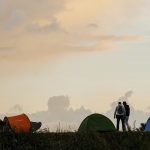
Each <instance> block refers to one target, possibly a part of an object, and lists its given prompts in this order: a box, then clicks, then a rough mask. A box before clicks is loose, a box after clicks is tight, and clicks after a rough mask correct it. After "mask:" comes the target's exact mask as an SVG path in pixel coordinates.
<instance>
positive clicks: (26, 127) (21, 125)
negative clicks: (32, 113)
mask: <svg viewBox="0 0 150 150" xmlns="http://www.w3.org/2000/svg"><path fill="white" fill-rule="evenodd" d="M4 120H5V121H6V123H7V124H8V126H10V128H11V129H12V130H13V131H14V132H15V133H20V132H23V133H27V132H29V131H30V128H31V123H30V120H29V118H28V116H27V115H25V114H21V115H17V116H12V117H5V118H4Z"/></svg>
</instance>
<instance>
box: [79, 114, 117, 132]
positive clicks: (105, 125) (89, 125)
mask: <svg viewBox="0 0 150 150" xmlns="http://www.w3.org/2000/svg"><path fill="white" fill-rule="evenodd" d="M115 130H116V129H115V126H114V124H113V123H112V121H111V120H110V119H109V118H107V117H105V116H104V115H101V114H97V113H96V114H92V115H90V116H88V117H86V118H85V119H84V120H83V121H82V123H81V125H80V127H79V129H78V131H79V132H91V131H92V132H111V131H115Z"/></svg>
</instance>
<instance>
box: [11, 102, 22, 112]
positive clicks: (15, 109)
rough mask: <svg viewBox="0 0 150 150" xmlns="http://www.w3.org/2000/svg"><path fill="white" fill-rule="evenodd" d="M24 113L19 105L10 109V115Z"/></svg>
mask: <svg viewBox="0 0 150 150" xmlns="http://www.w3.org/2000/svg"><path fill="white" fill-rule="evenodd" d="M22 112H23V108H22V106H20V105H19V104H16V105H14V106H13V107H11V108H10V113H15V114H18V113H22Z"/></svg>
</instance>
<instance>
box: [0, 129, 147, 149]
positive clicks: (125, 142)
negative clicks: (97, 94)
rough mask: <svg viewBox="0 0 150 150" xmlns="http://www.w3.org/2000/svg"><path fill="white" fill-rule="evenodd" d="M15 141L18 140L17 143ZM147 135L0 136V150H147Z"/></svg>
mask: <svg viewBox="0 0 150 150" xmlns="http://www.w3.org/2000/svg"><path fill="white" fill-rule="evenodd" d="M16 139H17V140H16ZM149 141H150V133H148V132H147V133H144V132H124V133H123V132H111V133H78V132H75V133H70V132H68V133H32V134H24V135H22V134H20V135H16V137H14V136H13V135H4V134H1V135H0V149H3V150H8V149H10V147H12V148H13V149H15V150H42V149H44V150H49V149H50V150H101V149H102V150H112V149H114V150H143V149H144V150H149V149H150V142H149Z"/></svg>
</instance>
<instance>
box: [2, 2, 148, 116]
mask: <svg viewBox="0 0 150 150" xmlns="http://www.w3.org/2000/svg"><path fill="white" fill-rule="evenodd" d="M149 6H150V1H149V0H0V102H1V105H0V113H4V114H5V113H7V112H9V111H10V109H11V108H12V107H13V106H14V105H16V104H18V105H20V106H21V107H22V108H23V110H24V111H25V112H28V113H33V112H37V111H41V110H47V103H48V99H49V98H50V97H53V96H58V95H65V96H68V97H69V99H70V107H71V108H74V109H77V108H79V107H81V106H84V107H85V108H88V109H90V110H91V111H92V112H99V113H103V112H106V111H107V110H109V109H110V104H111V103H112V102H114V101H117V100H118V98H119V97H121V96H123V95H124V93H126V92H127V91H129V90H132V91H133V95H132V97H131V98H130V100H129V101H130V104H132V106H133V107H134V108H135V109H137V110H142V111H146V112H149V111H150V110H149V108H148V107H149V106H150V101H149V100H150V92H149V89H150V59H149V58H150V49H149V48H150V19H149V18H150V10H149Z"/></svg>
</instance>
